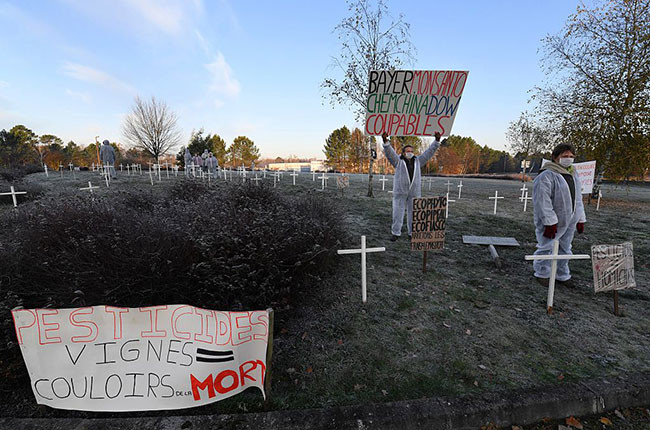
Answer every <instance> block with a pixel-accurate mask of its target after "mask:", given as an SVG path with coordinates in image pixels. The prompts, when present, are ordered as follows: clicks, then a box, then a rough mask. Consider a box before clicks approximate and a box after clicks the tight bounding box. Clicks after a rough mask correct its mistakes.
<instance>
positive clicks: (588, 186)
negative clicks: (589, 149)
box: [542, 158, 596, 194]
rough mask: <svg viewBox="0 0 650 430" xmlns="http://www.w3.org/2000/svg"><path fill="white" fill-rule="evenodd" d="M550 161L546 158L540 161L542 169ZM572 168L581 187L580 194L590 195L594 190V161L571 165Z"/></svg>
mask: <svg viewBox="0 0 650 430" xmlns="http://www.w3.org/2000/svg"><path fill="white" fill-rule="evenodd" d="M550 162H551V160H547V159H546V158H543V159H542V168H544V164H546V163H550ZM573 168H574V169H576V172H577V174H578V178H579V179H580V186H581V187H582V194H591V192H592V191H593V189H594V176H595V175H596V161H595V160H594V161H585V162H583V163H573Z"/></svg>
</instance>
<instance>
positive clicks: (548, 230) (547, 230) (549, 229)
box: [544, 224, 557, 239]
mask: <svg viewBox="0 0 650 430" xmlns="http://www.w3.org/2000/svg"><path fill="white" fill-rule="evenodd" d="M555 233H557V224H553V225H545V226H544V237H548V238H549V239H555Z"/></svg>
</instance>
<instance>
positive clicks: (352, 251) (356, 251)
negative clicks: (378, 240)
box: [337, 236, 386, 303]
mask: <svg viewBox="0 0 650 430" xmlns="http://www.w3.org/2000/svg"><path fill="white" fill-rule="evenodd" d="M383 251H386V248H384V247H383V246H382V247H380V248H366V236H361V249H339V250H338V251H337V253H338V254H339V255H340V254H361V301H362V302H363V303H365V302H366V300H367V297H366V254H367V253H368V252H383Z"/></svg>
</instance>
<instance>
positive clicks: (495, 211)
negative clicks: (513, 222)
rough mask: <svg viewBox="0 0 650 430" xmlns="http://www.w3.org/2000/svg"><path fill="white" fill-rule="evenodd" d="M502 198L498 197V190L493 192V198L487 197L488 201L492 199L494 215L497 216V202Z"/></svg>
mask: <svg viewBox="0 0 650 430" xmlns="http://www.w3.org/2000/svg"><path fill="white" fill-rule="evenodd" d="M502 198H503V197H499V191H498V190H497V191H495V192H494V197H488V199H490V200H492V199H494V215H496V214H497V202H498V201H499V199H502Z"/></svg>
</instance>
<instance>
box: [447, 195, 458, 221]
mask: <svg viewBox="0 0 650 430" xmlns="http://www.w3.org/2000/svg"><path fill="white" fill-rule="evenodd" d="M449 202H452V203H456V200H449V193H447V206H446V207H445V218H449Z"/></svg>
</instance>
